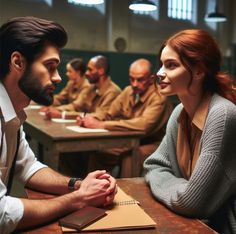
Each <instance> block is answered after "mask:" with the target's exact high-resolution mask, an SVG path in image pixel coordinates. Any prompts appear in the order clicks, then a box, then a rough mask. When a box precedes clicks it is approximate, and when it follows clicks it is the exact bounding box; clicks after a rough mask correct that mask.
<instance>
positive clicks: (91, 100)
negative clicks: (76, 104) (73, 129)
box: [77, 78, 121, 114]
mask: <svg viewBox="0 0 236 234" xmlns="http://www.w3.org/2000/svg"><path fill="white" fill-rule="evenodd" d="M120 92H121V89H120V88H119V87H118V86H117V85H116V84H115V83H114V82H112V81H111V79H110V78H108V79H107V80H106V81H105V82H104V84H103V86H102V87H101V88H100V89H97V88H96V86H95V85H91V86H90V88H89V90H88V92H87V97H86V102H85V103H84V105H83V106H81V108H80V109H77V111H82V112H88V113H92V112H96V113H98V114H99V113H100V112H103V111H107V110H108V108H109V107H110V104H111V102H112V101H113V100H114V99H115V98H116V97H117V96H118V95H119V94H120Z"/></svg>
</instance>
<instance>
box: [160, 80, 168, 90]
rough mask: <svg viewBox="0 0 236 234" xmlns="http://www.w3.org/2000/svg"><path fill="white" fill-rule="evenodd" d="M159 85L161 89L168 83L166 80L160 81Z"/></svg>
mask: <svg viewBox="0 0 236 234" xmlns="http://www.w3.org/2000/svg"><path fill="white" fill-rule="evenodd" d="M159 85H160V87H161V89H164V88H165V87H166V86H168V85H169V83H166V82H163V81H161V82H160V83H159Z"/></svg>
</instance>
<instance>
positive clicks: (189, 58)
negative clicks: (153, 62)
mask: <svg viewBox="0 0 236 234" xmlns="http://www.w3.org/2000/svg"><path fill="white" fill-rule="evenodd" d="M166 45H168V46H170V47H171V48H172V49H173V50H174V51H175V52H176V53H177V54H178V55H179V57H180V60H181V62H182V63H183V65H184V66H185V68H186V69H187V70H188V71H189V72H190V74H192V69H193V67H195V66H199V67H200V68H201V69H202V70H203V72H204V73H205V79H204V84H203V86H204V87H203V88H204V90H205V91H210V92H211V93H215V92H216V93H218V94H219V95H221V96H223V97H225V98H227V99H228V100H230V101H232V102H233V103H234V104H236V91H235V88H234V84H233V80H232V79H231V77H230V76H229V75H228V74H226V73H223V72H221V71H220V67H221V62H222V57H221V52H220V49H219V46H218V44H217V42H216V41H215V40H214V38H213V37H212V36H211V35H210V34H209V33H208V32H206V31H204V30H198V29H188V30H183V31H180V32H178V33H176V34H174V35H173V36H172V37H170V38H169V39H168V40H167V41H166V42H165V43H164V44H163V45H162V47H161V50H160V53H159V58H160V54H161V51H162V50H163V48H164V47H165V46H166Z"/></svg>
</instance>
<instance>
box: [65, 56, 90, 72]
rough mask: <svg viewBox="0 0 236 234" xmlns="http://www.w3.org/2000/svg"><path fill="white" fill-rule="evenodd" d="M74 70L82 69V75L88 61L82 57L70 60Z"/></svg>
mask: <svg viewBox="0 0 236 234" xmlns="http://www.w3.org/2000/svg"><path fill="white" fill-rule="evenodd" d="M68 63H69V64H70V65H71V66H72V67H73V69H74V70H76V71H80V74H81V76H83V75H84V73H85V72H86V68H87V67H86V63H85V62H84V60H83V59H82V58H74V59H72V60H70V61H69V62H68Z"/></svg>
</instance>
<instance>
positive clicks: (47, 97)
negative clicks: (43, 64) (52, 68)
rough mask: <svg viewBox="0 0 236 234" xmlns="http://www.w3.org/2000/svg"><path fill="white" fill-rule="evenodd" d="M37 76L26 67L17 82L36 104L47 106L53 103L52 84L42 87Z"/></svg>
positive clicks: (53, 86) (53, 87)
mask: <svg viewBox="0 0 236 234" xmlns="http://www.w3.org/2000/svg"><path fill="white" fill-rule="evenodd" d="M39 80H40V79H39V77H37V76H35V75H34V74H33V72H32V71H31V69H27V70H26V71H25V73H24V75H23V76H22V77H21V79H20V80H19V82H18V85H19V87H20V89H21V91H22V92H23V93H24V94H25V95H26V96H28V97H29V98H30V99H31V100H33V101H35V102H36V103H38V104H41V105H45V106H49V105H51V104H52V103H53V92H52V91H51V90H54V89H55V84H54V85H47V86H45V87H42V85H41V84H40V82H39Z"/></svg>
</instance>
